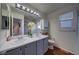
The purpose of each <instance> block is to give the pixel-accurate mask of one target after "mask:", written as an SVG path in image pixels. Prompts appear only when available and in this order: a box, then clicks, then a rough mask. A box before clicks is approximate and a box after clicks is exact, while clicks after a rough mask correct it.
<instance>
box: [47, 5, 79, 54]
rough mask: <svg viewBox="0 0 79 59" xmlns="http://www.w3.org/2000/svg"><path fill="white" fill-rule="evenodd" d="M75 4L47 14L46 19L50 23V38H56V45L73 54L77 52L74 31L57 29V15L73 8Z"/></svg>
mask: <svg viewBox="0 0 79 59" xmlns="http://www.w3.org/2000/svg"><path fill="white" fill-rule="evenodd" d="M76 8H77V6H76V5H74V4H72V5H69V6H66V7H63V8H61V9H59V10H56V11H54V12H52V13H51V14H49V15H48V20H49V23H50V35H51V38H52V39H54V38H55V40H56V43H57V46H59V47H61V48H63V49H66V50H68V51H70V52H72V53H74V54H77V52H78V51H77V37H76V32H63V31H59V24H58V20H59V18H58V17H59V16H60V15H61V14H63V13H66V12H69V11H72V10H75V9H76Z"/></svg>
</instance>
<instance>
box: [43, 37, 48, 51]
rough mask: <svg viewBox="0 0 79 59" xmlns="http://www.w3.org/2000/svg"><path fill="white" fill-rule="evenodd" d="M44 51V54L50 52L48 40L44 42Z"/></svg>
mask: <svg viewBox="0 0 79 59" xmlns="http://www.w3.org/2000/svg"><path fill="white" fill-rule="evenodd" d="M43 50H44V53H45V52H46V51H47V50H48V38H45V39H44V40H43Z"/></svg>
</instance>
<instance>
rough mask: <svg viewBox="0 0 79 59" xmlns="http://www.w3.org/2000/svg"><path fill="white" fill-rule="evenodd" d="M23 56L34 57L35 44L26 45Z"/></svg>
mask: <svg viewBox="0 0 79 59" xmlns="http://www.w3.org/2000/svg"><path fill="white" fill-rule="evenodd" d="M25 54H26V55H36V42H33V43H30V44H28V45H26V47H25Z"/></svg>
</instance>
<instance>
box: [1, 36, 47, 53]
mask: <svg viewBox="0 0 79 59" xmlns="http://www.w3.org/2000/svg"><path fill="white" fill-rule="evenodd" d="M47 37H48V36H47V35H39V36H34V37H32V38H30V37H28V36H23V37H22V38H21V39H18V38H17V37H16V38H14V39H13V40H10V41H6V42H5V43H4V44H2V45H1V47H0V52H2V51H8V50H11V49H14V48H17V47H20V46H23V45H26V44H29V43H32V42H35V41H38V40H41V39H44V38H47Z"/></svg>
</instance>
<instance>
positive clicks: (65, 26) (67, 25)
mask: <svg viewBox="0 0 79 59" xmlns="http://www.w3.org/2000/svg"><path fill="white" fill-rule="evenodd" d="M59 24H60V29H62V30H72V27H73V12H68V13H65V14H63V15H61V16H59Z"/></svg>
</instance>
